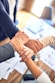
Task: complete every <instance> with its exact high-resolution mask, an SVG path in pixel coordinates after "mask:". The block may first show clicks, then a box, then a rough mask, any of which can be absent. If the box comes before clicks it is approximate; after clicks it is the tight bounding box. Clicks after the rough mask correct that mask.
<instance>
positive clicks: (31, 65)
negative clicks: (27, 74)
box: [25, 58, 42, 78]
mask: <svg viewBox="0 0 55 83" xmlns="http://www.w3.org/2000/svg"><path fill="white" fill-rule="evenodd" d="M25 63H26V65H27V66H28V68H29V70H30V71H31V72H32V74H33V76H34V77H35V78H38V77H39V76H40V75H41V73H42V71H41V70H40V69H39V68H38V67H37V65H36V64H35V63H34V62H33V61H32V59H31V58H29V59H28V60H27V61H26V62H25Z"/></svg>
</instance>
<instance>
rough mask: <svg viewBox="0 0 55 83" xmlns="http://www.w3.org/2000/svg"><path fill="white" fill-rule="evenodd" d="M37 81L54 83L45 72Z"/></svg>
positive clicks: (38, 82)
mask: <svg viewBox="0 0 55 83" xmlns="http://www.w3.org/2000/svg"><path fill="white" fill-rule="evenodd" d="M36 81H37V83H52V82H51V80H50V78H49V77H48V75H47V74H46V73H44V72H43V73H42V74H41V75H40V76H39V77H38V78H37V80H36Z"/></svg>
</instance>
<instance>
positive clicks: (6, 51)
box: [0, 43, 15, 62]
mask: <svg viewBox="0 0 55 83" xmlns="http://www.w3.org/2000/svg"><path fill="white" fill-rule="evenodd" d="M14 56H15V55H14V49H13V47H12V46H11V45H10V44H9V43H7V44H5V45H3V46H0V62H3V61H5V60H8V59H10V58H12V57H14Z"/></svg>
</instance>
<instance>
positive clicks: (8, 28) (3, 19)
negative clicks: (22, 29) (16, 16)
mask: <svg viewBox="0 0 55 83" xmlns="http://www.w3.org/2000/svg"><path fill="white" fill-rule="evenodd" d="M0 26H1V27H3V29H4V31H5V32H6V33H7V35H8V36H9V37H10V38H12V37H13V36H14V35H15V34H16V32H18V28H17V27H16V26H15V25H14V23H13V21H12V20H11V19H10V17H9V15H8V13H7V12H6V10H5V7H4V5H3V4H2V2H1V1H0Z"/></svg>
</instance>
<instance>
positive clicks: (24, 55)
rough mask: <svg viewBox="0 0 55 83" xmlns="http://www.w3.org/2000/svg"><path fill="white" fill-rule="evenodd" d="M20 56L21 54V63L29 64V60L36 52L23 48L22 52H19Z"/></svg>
mask: <svg viewBox="0 0 55 83" xmlns="http://www.w3.org/2000/svg"><path fill="white" fill-rule="evenodd" d="M19 54H20V57H21V58H22V60H21V62H22V61H23V62H27V60H29V59H30V58H31V57H32V56H33V54H34V52H33V50H32V49H30V48H28V47H26V46H23V49H22V50H21V51H19Z"/></svg>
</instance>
